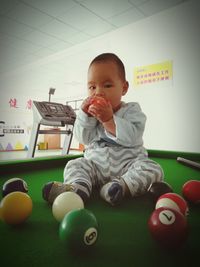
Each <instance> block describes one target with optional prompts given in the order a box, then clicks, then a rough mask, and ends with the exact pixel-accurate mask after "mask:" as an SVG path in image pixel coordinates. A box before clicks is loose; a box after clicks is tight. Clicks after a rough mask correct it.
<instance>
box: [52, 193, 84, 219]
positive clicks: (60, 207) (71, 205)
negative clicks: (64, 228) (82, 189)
mask: <svg viewBox="0 0 200 267" xmlns="http://www.w3.org/2000/svg"><path fill="white" fill-rule="evenodd" d="M82 208H84V203H83V200H82V198H81V197H80V196H79V195H78V194H76V193H75V192H70V191H68V192H63V193H61V194H60V195H58V196H57V197H56V199H55V200H54V202H53V205H52V213H53V216H54V218H55V219H56V220H57V221H58V222H61V221H62V219H63V218H64V216H65V214H67V213H68V212H69V211H71V210H74V209H82Z"/></svg>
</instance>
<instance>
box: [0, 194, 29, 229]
mask: <svg viewBox="0 0 200 267" xmlns="http://www.w3.org/2000/svg"><path fill="white" fill-rule="evenodd" d="M32 208H33V203H32V199H31V197H30V196H29V195H27V194H26V193H23V192H19V191H16V192H12V193H10V194H8V195H6V196H5V197H4V198H3V199H2V201H1V203H0V219H1V220H2V221H4V222H5V223H7V224H11V225H16V224H20V223H23V222H25V221H26V220H27V219H28V217H29V216H30V215H31V213H32Z"/></svg>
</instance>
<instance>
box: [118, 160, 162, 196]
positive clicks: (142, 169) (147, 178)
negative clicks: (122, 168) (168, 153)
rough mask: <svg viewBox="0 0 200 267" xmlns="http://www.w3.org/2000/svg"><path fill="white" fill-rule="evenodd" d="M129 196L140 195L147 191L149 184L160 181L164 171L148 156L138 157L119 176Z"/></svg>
mask: <svg viewBox="0 0 200 267" xmlns="http://www.w3.org/2000/svg"><path fill="white" fill-rule="evenodd" d="M121 178H122V179H123V180H124V181H125V183H126V185H127V187H128V189H129V191H130V194H131V196H133V197H134V196H140V195H143V194H144V193H146V192H147V189H148V188H149V186H150V184H151V183H153V182H158V181H162V180H163V179H164V173H163V170H162V168H161V166H160V165H159V164H158V163H156V162H155V161H153V160H151V159H149V158H143V159H141V158H139V159H137V160H136V161H135V162H133V163H132V164H131V165H130V166H129V168H128V170H127V171H126V172H125V173H124V174H123V175H122V176H121Z"/></svg>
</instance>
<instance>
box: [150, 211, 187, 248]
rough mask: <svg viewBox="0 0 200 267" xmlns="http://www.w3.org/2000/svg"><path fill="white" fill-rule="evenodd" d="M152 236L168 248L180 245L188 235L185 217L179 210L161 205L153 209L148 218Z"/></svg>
mask: <svg viewBox="0 0 200 267" xmlns="http://www.w3.org/2000/svg"><path fill="white" fill-rule="evenodd" d="M148 228H149V231H150V233H151V235H152V237H153V238H154V239H155V240H156V241H157V242H158V243H159V244H161V245H163V246H165V247H168V248H175V247H179V246H181V245H182V244H183V243H184V242H185V241H186V239H187V236H188V223H187V219H186V217H185V216H184V215H183V214H181V213H180V212H179V211H176V210H173V209H170V208H165V207H161V208H158V209H156V210H154V211H153V212H152V214H151V216H150V218H149V220H148Z"/></svg>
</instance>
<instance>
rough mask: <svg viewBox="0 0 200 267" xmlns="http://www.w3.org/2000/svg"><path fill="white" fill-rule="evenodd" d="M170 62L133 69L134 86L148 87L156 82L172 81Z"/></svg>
mask: <svg viewBox="0 0 200 267" xmlns="http://www.w3.org/2000/svg"><path fill="white" fill-rule="evenodd" d="M172 76H173V73H172V61H165V62H161V63H157V64H152V65H147V66H141V67H135V68H134V80H133V81H134V86H141V85H148V84H152V83H157V82H166V81H172Z"/></svg>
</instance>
